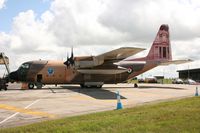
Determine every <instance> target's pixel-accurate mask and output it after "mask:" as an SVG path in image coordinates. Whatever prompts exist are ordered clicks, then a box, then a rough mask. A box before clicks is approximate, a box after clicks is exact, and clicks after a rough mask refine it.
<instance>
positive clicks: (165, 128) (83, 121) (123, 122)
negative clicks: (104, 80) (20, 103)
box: [0, 97, 200, 133]
mask: <svg viewBox="0 0 200 133" xmlns="http://www.w3.org/2000/svg"><path fill="white" fill-rule="evenodd" d="M0 132H1V133H43V132H48V133H50V132H53V133H73V132H78V133H79V132H80V133H93V132H97V133H121V132H123V133H134V132H137V133H138V132H141V133H145V132H148V133H155V132H159V133H177V132H178V133H180V132H181V133H188V132H192V133H199V132H200V97H192V98H186V99H182V100H177V101H171V102H163V103H159V104H150V105H143V106H138V107H135V108H128V109H123V110H115V111H107V112H100V113H94V114H88V115H82V116H75V117H67V118H63V119H59V120H53V121H45V122H40V123H35V124H31V125H27V126H22V127H15V128H10V129H0Z"/></svg>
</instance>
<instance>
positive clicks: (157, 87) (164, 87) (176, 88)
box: [138, 85, 186, 90]
mask: <svg viewBox="0 0 200 133" xmlns="http://www.w3.org/2000/svg"><path fill="white" fill-rule="evenodd" d="M153 88H154V89H175V90H186V89H185V88H181V87H166V86H163V87H162V86H140V85H139V87H138V89H153Z"/></svg>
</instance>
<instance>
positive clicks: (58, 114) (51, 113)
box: [0, 84, 196, 128]
mask: <svg viewBox="0 0 200 133" xmlns="http://www.w3.org/2000/svg"><path fill="white" fill-rule="evenodd" d="M138 85H139V88H134V84H117V85H113V84H108V85H104V86H103V88H101V89H96V88H89V89H88V88H87V89H81V88H80V87H79V86H78V85H61V86H57V87H55V86H45V87H44V88H43V89H33V90H21V89H20V88H21V85H20V84H11V85H9V87H8V90H7V91H0V128H5V127H14V126H20V125H26V124H29V123H34V122H39V121H43V120H49V119H58V118H62V117H66V116H74V115H80V114H87V113H92V112H100V111H106V110H114V109H116V105H117V99H116V92H117V91H119V92H120V96H121V103H122V105H123V107H125V108H126V107H134V106H137V105H141V104H146V103H152V102H161V101H168V100H173V99H179V98H184V97H191V96H194V94H195V90H196V86H195V85H175V84H138Z"/></svg>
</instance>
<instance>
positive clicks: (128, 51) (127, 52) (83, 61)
mask: <svg viewBox="0 0 200 133" xmlns="http://www.w3.org/2000/svg"><path fill="white" fill-rule="evenodd" d="M143 50H145V49H143V48H134V47H121V48H118V49H115V50H112V51H109V52H106V53H103V54H100V55H97V56H91V57H84V58H83V57H76V61H75V66H76V67H77V68H89V67H94V66H99V65H102V64H103V63H104V61H105V60H120V59H125V58H127V57H129V56H131V55H134V54H137V53H139V52H141V51H143Z"/></svg>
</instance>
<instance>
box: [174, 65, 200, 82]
mask: <svg viewBox="0 0 200 133" xmlns="http://www.w3.org/2000/svg"><path fill="white" fill-rule="evenodd" d="M177 72H178V73H179V78H180V79H188V78H189V79H193V80H195V81H198V82H199V81H200V68H196V69H186V70H178V71H177Z"/></svg>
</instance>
